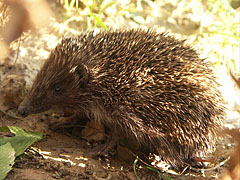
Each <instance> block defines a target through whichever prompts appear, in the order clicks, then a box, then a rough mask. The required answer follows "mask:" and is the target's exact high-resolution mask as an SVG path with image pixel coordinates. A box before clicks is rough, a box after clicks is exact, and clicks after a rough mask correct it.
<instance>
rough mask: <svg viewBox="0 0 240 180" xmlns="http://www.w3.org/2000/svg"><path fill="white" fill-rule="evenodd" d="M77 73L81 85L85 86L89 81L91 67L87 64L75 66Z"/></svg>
mask: <svg viewBox="0 0 240 180" xmlns="http://www.w3.org/2000/svg"><path fill="white" fill-rule="evenodd" d="M74 71H75V74H77V76H78V81H79V84H80V85H81V86H85V85H86V84H87V83H88V81H89V69H88V67H87V66H85V65H80V66H77V67H75V70H74Z"/></svg>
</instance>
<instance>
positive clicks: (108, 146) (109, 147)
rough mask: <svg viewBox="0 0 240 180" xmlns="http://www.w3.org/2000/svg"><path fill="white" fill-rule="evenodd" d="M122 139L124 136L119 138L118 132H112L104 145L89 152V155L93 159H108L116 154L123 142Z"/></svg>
mask: <svg viewBox="0 0 240 180" xmlns="http://www.w3.org/2000/svg"><path fill="white" fill-rule="evenodd" d="M121 137H122V136H119V133H118V132H116V131H112V132H111V133H110V135H109V137H108V138H107V140H106V142H105V143H104V144H100V145H98V146H96V147H94V148H92V149H91V150H90V151H89V152H87V154H88V155H90V156H92V157H97V156H105V157H106V156H108V155H112V154H114V152H115V149H116V147H117V145H118V144H119V142H120V140H121Z"/></svg>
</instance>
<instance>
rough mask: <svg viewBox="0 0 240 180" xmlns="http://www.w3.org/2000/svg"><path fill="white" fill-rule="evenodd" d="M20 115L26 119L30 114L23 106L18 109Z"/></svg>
mask: <svg viewBox="0 0 240 180" xmlns="http://www.w3.org/2000/svg"><path fill="white" fill-rule="evenodd" d="M18 113H19V114H20V115H21V116H23V117H26V116H27V115H28V114H29V113H28V110H27V108H26V107H22V106H19V107H18Z"/></svg>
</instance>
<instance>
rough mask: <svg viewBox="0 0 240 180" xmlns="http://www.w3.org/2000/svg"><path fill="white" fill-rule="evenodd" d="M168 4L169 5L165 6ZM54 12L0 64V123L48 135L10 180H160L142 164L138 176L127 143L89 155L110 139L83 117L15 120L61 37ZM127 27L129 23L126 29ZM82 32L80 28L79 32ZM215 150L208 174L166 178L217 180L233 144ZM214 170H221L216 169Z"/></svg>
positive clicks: (60, 12) (59, 14) (172, 173)
mask: <svg viewBox="0 0 240 180" xmlns="http://www.w3.org/2000/svg"><path fill="white" fill-rule="evenodd" d="M166 6H169V4H167V3H166ZM51 8H52V9H54V13H55V15H56V17H54V18H52V20H51V24H49V26H48V27H46V28H42V29H37V30H35V31H34V32H33V31H31V32H27V33H25V34H23V36H22V37H21V40H20V41H17V42H14V43H13V44H12V51H11V53H10V55H9V57H8V59H7V63H6V62H5V63H1V64H0V87H1V88H0V90H1V96H0V102H1V103H0V109H1V110H3V111H6V112H7V113H6V112H0V117H1V118H0V125H1V126H5V125H8V126H18V127H21V128H25V129H29V130H32V131H36V132H42V133H43V134H44V137H43V139H42V140H40V141H38V142H36V143H34V144H33V145H32V146H31V147H30V148H28V149H27V151H26V152H25V153H24V154H23V155H21V156H20V157H18V158H17V159H16V162H15V164H14V166H13V170H12V171H11V172H10V173H9V174H8V176H7V177H6V178H5V179H6V180H44V179H48V180H52V179H64V180H68V179H69V180H70V179H79V180H80V179H91V180H103V179H107V180H115V179H121V180H134V179H137V177H136V175H137V176H138V177H139V178H140V179H144V180H145V179H146V180H147V179H149V180H150V179H161V178H160V177H159V176H158V174H157V173H155V172H154V171H152V170H149V169H146V168H144V166H143V165H142V164H141V163H140V161H138V162H137V165H136V172H134V168H133V166H134V161H135V160H136V157H135V155H134V154H133V153H132V152H131V151H130V150H129V149H128V148H127V147H126V146H124V145H123V144H120V146H119V147H117V149H116V150H115V153H114V155H113V156H112V157H105V158H98V157H97V158H93V157H91V156H89V155H88V152H89V151H90V150H91V148H92V147H93V146H95V145H96V144H97V143H101V142H103V141H104V138H105V135H104V129H103V127H102V125H95V124H92V123H91V122H90V123H89V121H88V120H86V119H85V118H84V117H77V116H70V115H68V114H67V113H66V112H60V113H59V112H58V113H57V112H53V111H48V112H44V113H41V114H35V115H30V116H28V117H26V118H20V117H17V118H16V116H18V115H17V113H16V110H17V107H18V105H19V103H20V102H21V101H22V99H23V98H24V96H25V95H26V93H27V91H28V90H29V88H30V86H31V84H32V81H33V79H34V77H35V75H36V73H37V71H38V70H39V68H40V66H41V65H42V63H43V62H44V60H45V59H46V58H47V56H48V54H49V52H50V51H51V49H52V48H53V47H54V46H55V45H56V43H57V42H58V40H59V39H60V38H61V36H62V31H61V22H62V21H63V19H64V16H65V10H64V9H63V8H62V6H61V5H59V4H56V3H52V4H51ZM165 13H167V12H165ZM153 20H154V19H153ZM155 20H156V19H155ZM106 21H107V20H106ZM162 22H163V21H162ZM78 23H80V22H77V23H75V24H74V23H73V24H72V26H78ZM196 24H197V23H196V22H194V23H193V24H192V26H189V27H193V28H192V31H194V30H195V29H196V27H197V25H196ZM128 25H129V22H128V24H127V25H125V26H128ZM85 26H86V25H85ZM85 26H84V25H83V26H82V29H85V28H86V27H85ZM171 27H172V26H171ZM189 27H188V28H189ZM73 29H74V28H73ZM180 29H181V28H180ZM79 31H80V30H79V29H78V30H77V32H79ZM64 33H65V34H66V35H69V34H75V33H76V31H73V30H72V29H71V28H69V29H67V28H66V29H65V31H64ZM190 33H191V32H190ZM63 114H65V115H63ZM66 114H67V115H66ZM86 122H87V123H86ZM92 126H93V127H94V128H92ZM96 129H97V130H96ZM96 142H97V143H96ZM216 149H217V151H216V152H215V153H214V154H213V155H210V156H209V157H208V159H209V160H210V161H211V162H212V163H210V162H209V163H205V164H207V165H206V168H207V169H208V170H207V171H201V170H200V169H198V168H196V169H194V168H193V169H192V170H190V168H187V169H186V170H185V171H184V172H183V174H182V175H179V174H180V173H181V171H180V170H176V169H173V170H170V169H169V170H168V172H163V175H164V176H167V177H171V178H173V179H180V180H181V179H184V180H186V179H218V178H219V177H220V176H221V175H222V173H223V171H224V169H226V168H227V167H228V162H225V163H223V165H222V166H220V162H224V161H225V160H226V159H228V157H229V156H230V154H231V153H232V151H233V149H234V144H233V143H232V142H230V141H229V139H227V137H224V138H223V139H222V140H221V141H219V142H218V145H217V148H216ZM214 166H217V168H213V167H214ZM163 169H164V168H162V170H163ZM176 173H179V174H178V175H177V174H176Z"/></svg>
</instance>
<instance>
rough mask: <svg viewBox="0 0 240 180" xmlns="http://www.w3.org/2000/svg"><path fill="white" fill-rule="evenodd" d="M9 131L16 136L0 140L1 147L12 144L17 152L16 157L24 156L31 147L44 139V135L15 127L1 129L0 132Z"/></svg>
mask: <svg viewBox="0 0 240 180" xmlns="http://www.w3.org/2000/svg"><path fill="white" fill-rule="evenodd" d="M7 129H8V130H9V131H10V132H11V133H13V134H15V136H13V137H4V138H0V145H4V144H6V143H8V142H9V143H11V145H12V147H13V148H14V150H15V152H16V156H19V155H20V154H22V153H23V152H24V151H25V150H26V149H27V148H28V147H29V146H30V145H32V144H33V143H34V142H36V141H38V140H40V139H41V138H42V133H38V132H31V131H29V130H25V131H24V130H23V129H21V128H19V127H15V126H3V127H0V131H4V132H6V130H7Z"/></svg>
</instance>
